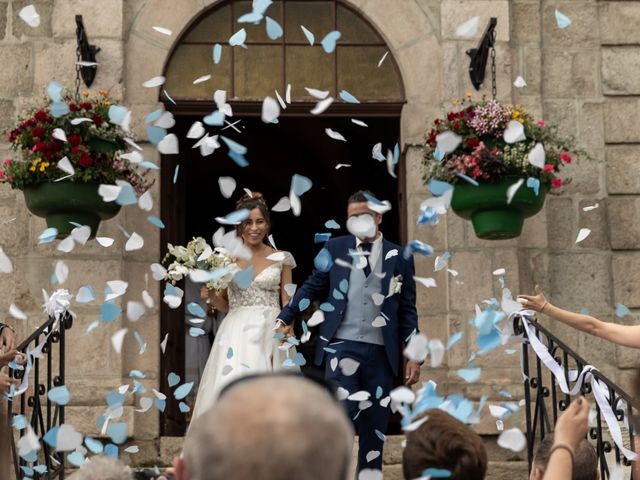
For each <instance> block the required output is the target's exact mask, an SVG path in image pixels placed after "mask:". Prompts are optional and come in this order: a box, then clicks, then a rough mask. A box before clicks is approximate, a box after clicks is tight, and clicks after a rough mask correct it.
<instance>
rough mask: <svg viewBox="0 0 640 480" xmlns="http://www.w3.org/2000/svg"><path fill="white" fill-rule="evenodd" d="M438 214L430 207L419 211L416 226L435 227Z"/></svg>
mask: <svg viewBox="0 0 640 480" xmlns="http://www.w3.org/2000/svg"><path fill="white" fill-rule="evenodd" d="M438 222H439V220H438V213H437V212H436V211H435V210H434V209H433V208H431V207H425V208H421V209H420V216H419V217H418V220H416V225H437V224H438Z"/></svg>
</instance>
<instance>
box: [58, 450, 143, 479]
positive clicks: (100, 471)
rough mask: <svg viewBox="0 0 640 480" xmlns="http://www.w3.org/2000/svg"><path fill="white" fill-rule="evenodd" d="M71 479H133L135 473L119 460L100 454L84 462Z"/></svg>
mask: <svg viewBox="0 0 640 480" xmlns="http://www.w3.org/2000/svg"><path fill="white" fill-rule="evenodd" d="M69 480H133V473H132V472H131V469H130V468H129V467H127V466H125V465H123V464H122V463H120V462H119V461H118V460H116V459H114V458H111V457H106V456H103V455H98V456H95V457H91V458H90V459H89V460H88V461H87V462H86V463H84V464H83V465H82V467H80V469H79V470H78V471H77V472H75V473H74V474H73V475H71V476H70V477H69Z"/></svg>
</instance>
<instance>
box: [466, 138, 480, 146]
mask: <svg viewBox="0 0 640 480" xmlns="http://www.w3.org/2000/svg"><path fill="white" fill-rule="evenodd" d="M478 145H480V140H478V139H477V138H470V139H469V140H467V148H476V147H477V146H478Z"/></svg>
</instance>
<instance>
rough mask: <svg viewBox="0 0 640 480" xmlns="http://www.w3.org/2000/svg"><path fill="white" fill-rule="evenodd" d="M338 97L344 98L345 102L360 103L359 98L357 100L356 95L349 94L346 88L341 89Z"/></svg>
mask: <svg viewBox="0 0 640 480" xmlns="http://www.w3.org/2000/svg"><path fill="white" fill-rule="evenodd" d="M339 95H340V98H341V99H342V100H344V101H345V102H347V103H360V100H358V99H357V98H356V97H354V96H353V95H351V94H350V93H349V92H347V91H346V90H342V91H341V92H340V93H339Z"/></svg>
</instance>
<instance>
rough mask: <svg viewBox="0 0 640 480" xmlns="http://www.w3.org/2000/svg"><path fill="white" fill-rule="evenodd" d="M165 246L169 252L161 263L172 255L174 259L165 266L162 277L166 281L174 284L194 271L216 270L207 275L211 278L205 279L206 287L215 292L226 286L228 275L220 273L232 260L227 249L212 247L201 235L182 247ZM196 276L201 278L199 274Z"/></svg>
mask: <svg viewBox="0 0 640 480" xmlns="http://www.w3.org/2000/svg"><path fill="white" fill-rule="evenodd" d="M167 248H168V250H169V253H167V255H166V256H165V257H164V259H163V260H162V263H166V262H167V261H168V260H169V259H170V257H173V259H174V260H173V261H172V262H171V263H170V264H169V266H168V267H167V270H166V274H165V277H164V279H165V280H166V281H168V282H170V283H171V284H172V285H175V284H176V282H178V281H180V280H182V279H183V278H184V277H186V276H187V275H190V274H192V273H194V272H214V271H217V273H218V274H216V275H210V276H209V277H211V279H210V280H209V281H207V288H209V289H210V290H215V292H216V293H220V292H221V291H222V290H224V289H226V288H227V286H228V284H229V280H230V278H229V275H225V274H222V275H221V274H220V273H221V269H224V268H225V267H228V266H229V265H231V264H232V263H233V262H234V259H233V258H232V257H231V255H229V253H228V252H227V250H225V249H224V248H218V247H216V248H212V247H211V246H210V245H209V244H208V243H207V242H206V240H205V239H204V238H202V237H195V238H194V239H193V240H191V241H190V242H189V243H187V245H186V246H184V247H183V246H182V245H175V246H174V245H172V244H168V246H167ZM198 277H199V278H201V276H198ZM194 280H195V279H194Z"/></svg>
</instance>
